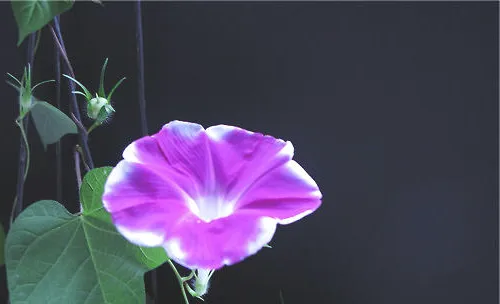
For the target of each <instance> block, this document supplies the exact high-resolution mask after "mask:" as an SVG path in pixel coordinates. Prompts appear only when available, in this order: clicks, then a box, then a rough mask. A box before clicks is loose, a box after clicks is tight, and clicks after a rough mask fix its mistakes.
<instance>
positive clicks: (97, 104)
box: [87, 97, 108, 122]
mask: <svg viewBox="0 0 500 304" xmlns="http://www.w3.org/2000/svg"><path fill="white" fill-rule="evenodd" d="M106 105H108V100H107V99H106V98H103V97H94V98H92V99H91V100H89V101H88V103H87V116H88V117H90V118H91V119H93V120H97V118H98V117H99V114H100V113H101V110H102V109H104V110H105V106H106ZM105 112H106V111H105ZM106 117H107V116H106ZM104 119H106V118H104ZM104 119H103V120H102V121H104ZM102 121H101V122H102Z"/></svg>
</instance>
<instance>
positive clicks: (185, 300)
mask: <svg viewBox="0 0 500 304" xmlns="http://www.w3.org/2000/svg"><path fill="white" fill-rule="evenodd" d="M167 263H168V265H170V267H171V268H172V270H173V271H174V274H175V277H176V278H177V281H178V282H179V285H181V291H182V297H183V298H184V302H185V303H186V304H189V300H188V297H187V295H186V290H184V280H183V279H182V277H181V275H180V274H179V271H177V268H175V265H174V263H172V260H170V259H167Z"/></svg>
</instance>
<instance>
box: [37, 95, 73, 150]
mask: <svg viewBox="0 0 500 304" xmlns="http://www.w3.org/2000/svg"><path fill="white" fill-rule="evenodd" d="M30 113H31V118H33V122H34V124H35V127H36V130H37V131H38V134H39V135H40V139H41V140H42V144H43V147H44V148H47V145H49V144H53V143H55V142H57V141H58V140H59V139H61V137H63V136H64V135H66V134H76V133H77V132H78V130H77V128H76V125H75V123H74V122H73V121H72V120H71V118H69V117H68V116H67V115H66V114H64V113H63V112H61V111H60V110H59V109H58V108H56V107H54V106H52V105H51V104H50V103H47V102H45V101H36V102H35V104H34V105H33V107H32V108H31V110H30Z"/></svg>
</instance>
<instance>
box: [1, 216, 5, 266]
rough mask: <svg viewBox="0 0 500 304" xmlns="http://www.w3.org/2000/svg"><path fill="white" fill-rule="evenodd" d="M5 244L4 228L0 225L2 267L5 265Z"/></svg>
mask: <svg viewBox="0 0 500 304" xmlns="http://www.w3.org/2000/svg"><path fill="white" fill-rule="evenodd" d="M4 243H5V232H4V231H3V226H2V224H1V223H0V266H2V265H3V264H4V260H5V257H4Z"/></svg>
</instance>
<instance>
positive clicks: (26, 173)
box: [16, 120, 30, 181]
mask: <svg viewBox="0 0 500 304" xmlns="http://www.w3.org/2000/svg"><path fill="white" fill-rule="evenodd" d="M16 124H17V125H18V126H19V130H21V135H22V137H23V140H24V144H25V145H26V168H24V176H23V179H24V181H26V177H28V171H29V169H30V146H29V144H28V138H27V137H26V132H24V127H23V124H22V122H19V121H18V120H16Z"/></svg>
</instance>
